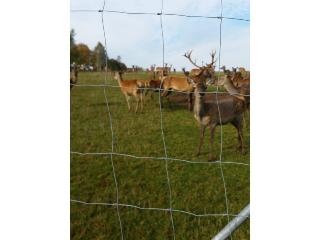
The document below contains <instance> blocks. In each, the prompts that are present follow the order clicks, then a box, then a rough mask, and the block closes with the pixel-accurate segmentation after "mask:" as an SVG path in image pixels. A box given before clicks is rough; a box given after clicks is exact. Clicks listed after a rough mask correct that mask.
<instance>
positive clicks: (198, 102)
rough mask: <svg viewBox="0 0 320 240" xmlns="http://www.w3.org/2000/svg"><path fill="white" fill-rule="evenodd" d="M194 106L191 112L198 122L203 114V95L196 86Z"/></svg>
mask: <svg viewBox="0 0 320 240" xmlns="http://www.w3.org/2000/svg"><path fill="white" fill-rule="evenodd" d="M194 98H195V100H194V106H193V114H194V117H195V118H196V119H197V121H198V122H200V121H201V119H202V117H203V116H204V113H205V111H204V104H203V103H204V97H203V96H201V95H200V91H199V90H198V89H197V88H196V89H195V90H194Z"/></svg>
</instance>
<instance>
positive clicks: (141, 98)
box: [140, 94, 144, 112]
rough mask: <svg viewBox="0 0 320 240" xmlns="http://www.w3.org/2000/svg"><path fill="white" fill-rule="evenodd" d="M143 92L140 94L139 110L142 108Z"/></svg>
mask: <svg viewBox="0 0 320 240" xmlns="http://www.w3.org/2000/svg"><path fill="white" fill-rule="evenodd" d="M143 98H144V97H143V94H140V104H141V105H140V110H141V112H142V110H143Z"/></svg>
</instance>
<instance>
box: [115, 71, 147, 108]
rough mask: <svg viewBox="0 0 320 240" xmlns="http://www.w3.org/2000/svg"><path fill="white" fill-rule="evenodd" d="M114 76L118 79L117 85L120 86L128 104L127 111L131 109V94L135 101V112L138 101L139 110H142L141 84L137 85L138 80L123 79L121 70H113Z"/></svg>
mask: <svg viewBox="0 0 320 240" xmlns="http://www.w3.org/2000/svg"><path fill="white" fill-rule="evenodd" d="M114 78H115V79H116V80H117V81H118V83H119V86H120V88H121V92H122V93H123V95H124V96H125V98H126V100H127V104H128V109H129V111H130V110H131V107H130V101H129V99H130V97H131V96H133V97H134V98H135V99H136V101H137V105H136V110H135V113H137V111H138V108H139V103H140V110H141V112H142V110H143V89H141V86H139V80H123V79H122V72H115V75H114Z"/></svg>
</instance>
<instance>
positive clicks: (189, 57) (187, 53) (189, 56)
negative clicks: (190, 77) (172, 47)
mask: <svg viewBox="0 0 320 240" xmlns="http://www.w3.org/2000/svg"><path fill="white" fill-rule="evenodd" d="M191 53H192V50H191V51H189V52H186V53H185V54H184V55H183V56H184V57H186V58H187V59H189V61H190V62H191V63H192V64H193V65H194V66H196V67H197V68H201V67H200V66H198V65H197V64H196V63H195V62H194V61H192V59H191Z"/></svg>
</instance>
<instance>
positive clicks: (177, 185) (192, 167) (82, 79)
mask: <svg viewBox="0 0 320 240" xmlns="http://www.w3.org/2000/svg"><path fill="white" fill-rule="evenodd" d="M147 77H148V76H147V74H146V73H140V74H138V73H135V74H126V75H124V78H125V79H134V78H147ZM107 81H108V84H112V85H115V86H117V85H118V83H117V82H116V81H114V80H112V79H111V78H108V79H107ZM103 83H104V73H79V81H78V84H103ZM106 95H107V99H108V101H109V107H110V113H111V117H112V127H113V132H114V150H113V151H114V152H116V153H121V154H128V155H134V156H139V157H151V158H146V159H139V158H134V157H131V156H119V155H113V161H114V168H115V173H116V177H117V181H118V189H119V203H122V204H130V205H135V206H140V207H145V208H164V209H167V208H169V206H170V204H169V190H168V183H167V174H166V162H165V160H161V159H160V160H159V159H152V157H164V156H165V151H164V144H163V140H162V134H161V122H160V109H159V95H158V93H154V94H153V98H151V96H150V95H149V96H147V97H146V99H145V105H144V111H143V112H142V113H137V114H135V113H134V112H128V108H127V104H126V101H125V98H124V96H123V95H122V93H121V91H120V89H119V88H107V89H106ZM70 97H71V151H72V152H80V153H108V152H111V151H112V148H111V145H112V134H111V130H110V120H109V115H108V109H107V106H106V101H105V97H104V88H103V87H92V86H91V87H80V86H75V87H73V89H72V91H71V93H70ZM133 102H134V101H133ZM163 131H164V136H165V144H166V149H167V155H168V157H170V158H176V159H182V160H191V161H197V162H203V163H201V164H190V163H186V162H181V161H174V160H169V162H168V171H169V177H170V182H171V188H172V208H173V209H178V210H185V211H189V212H192V213H195V214H207V213H216V214H224V213H226V201H225V191H224V183H223V180H222V175H221V169H220V164H217V163H208V150H209V131H208V129H207V131H206V138H205V141H204V145H203V149H202V154H201V155H200V156H199V157H196V156H195V153H196V148H197V145H198V142H199V129H198V124H197V122H196V120H195V119H194V117H193V113H192V112H190V111H188V110H187V107H186V106H182V105H177V104H175V103H174V102H173V103H172V106H171V108H169V104H168V102H167V101H166V100H164V108H163ZM222 132H223V135H222V137H223V142H222V149H223V151H222V161H225V162H231V161H232V162H239V163H247V164H249V161H250V157H249V152H250V151H249V146H250V141H249V140H250V137H249V132H250V129H249V119H248V118H246V124H245V127H244V139H245V141H244V142H245V150H246V153H245V154H244V155H241V154H240V153H239V152H238V151H237V146H238V139H237V132H236V129H235V128H234V127H233V126H232V125H230V124H229V125H225V126H223V127H222ZM220 137H221V135H220V127H217V129H216V134H215V142H214V152H215V156H217V157H218V156H219V151H220ZM222 170H223V174H224V179H225V184H226V189H227V197H228V201H229V206H228V207H229V214H237V213H238V212H239V211H240V210H241V209H242V208H243V207H245V206H246V205H247V204H248V203H249V202H250V199H249V197H250V196H249V195H250V194H249V189H250V182H249V180H250V177H249V175H250V167H249V166H246V165H235V164H227V163H225V164H222ZM71 199H73V200H79V201H84V202H89V203H116V201H117V200H116V187H115V182H114V178H113V171H112V164H111V158H110V155H107V154H89V155H81V154H77V153H71ZM119 211H120V217H121V221H122V226H123V234H124V238H125V239H139V240H141V239H173V232H172V227H171V220H170V213H169V212H165V211H157V210H140V209H135V208H131V207H119ZM232 218H233V217H232V216H230V219H232ZM173 220H174V226H175V236H176V239H177V240H178V239H181V240H184V239H211V238H212V237H213V236H214V235H215V234H217V233H218V232H219V230H221V229H222V228H223V227H224V226H225V225H226V224H227V222H228V219H227V217H226V216H204V217H196V216H192V215H188V214H185V213H180V212H174V213H173ZM249 228H250V220H249V219H248V220H246V222H245V223H244V224H242V225H241V226H240V228H239V229H238V230H236V231H235V232H234V233H233V235H232V236H233V239H249V238H250V237H249V236H250V235H249V230H250V229H249ZM71 238H72V239H121V233H120V226H119V221H118V215H117V208H116V207H112V206H106V205H84V204H81V203H76V202H71Z"/></svg>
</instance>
